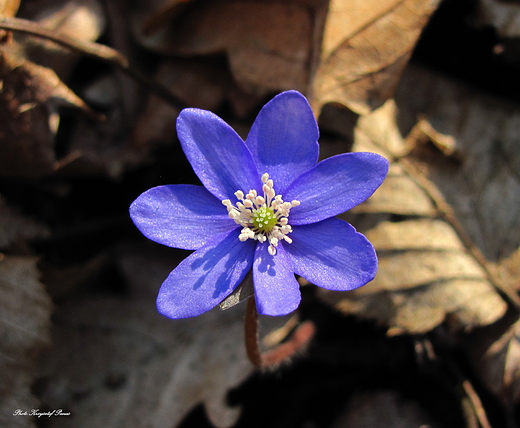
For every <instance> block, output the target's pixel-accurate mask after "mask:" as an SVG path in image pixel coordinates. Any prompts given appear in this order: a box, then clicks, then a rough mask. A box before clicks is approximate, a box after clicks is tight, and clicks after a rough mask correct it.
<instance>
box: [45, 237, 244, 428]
mask: <svg viewBox="0 0 520 428" xmlns="http://www.w3.org/2000/svg"><path fill="white" fill-rule="evenodd" d="M183 255H184V253H182V254H180V253H179V252H177V251H174V250H171V249H169V248H164V247H160V248H159V247H156V246H154V245H149V244H148V243H146V245H144V246H143V245H136V246H129V247H125V248H122V249H121V250H120V260H121V269H122V272H123V275H124V276H125V278H126V279H127V281H128V282H129V284H130V287H131V290H130V295H129V296H128V295H127V296H125V297H123V296H121V297H117V296H99V297H94V298H92V296H89V297H88V298H83V299H79V300H72V299H71V300H69V301H68V302H66V303H65V304H63V305H62V307H61V308H60V309H58V311H57V313H56V316H55V318H56V325H55V328H54V343H56V344H58V345H57V346H55V347H54V348H53V349H52V350H51V351H50V352H49V353H48V354H47V355H46V356H45V359H44V362H43V364H42V372H43V376H44V378H45V379H47V383H46V385H45V387H44V392H43V397H42V399H43V400H44V402H45V403H46V404H47V405H48V406H50V407H52V408H55V407H56V406H57V407H58V408H59V407H63V408H67V409H70V411H71V412H72V414H73V415H74V418H73V419H72V418H52V420H51V421H50V424H49V427H50V428H56V427H76V426H81V427H85V428H89V427H96V428H97V427H100V426H103V427H107V428H112V427H114V428H115V427H121V426H147V427H157V428H162V427H165V426H168V427H176V426H177V425H178V424H179V423H180V421H182V419H183V418H184V417H185V416H186V415H187V414H188V413H189V412H190V411H191V410H192V409H193V408H194V407H195V406H197V405H199V404H201V403H203V404H204V407H205V410H206V412H207V414H208V417H209V418H210V420H211V421H212V423H213V424H214V425H215V426H217V427H228V426H231V425H233V424H234V423H235V421H236V419H237V417H238V415H239V412H240V409H238V408H230V407H228V406H227V404H226V395H227V392H228V390H229V389H231V388H233V387H235V386H237V385H239V384H240V383H241V382H242V381H243V380H244V379H245V378H246V377H247V376H248V375H249V374H251V373H252V371H253V366H252V365H251V363H249V361H248V360H247V357H246V354H245V348H244V343H243V331H242V330H243V316H244V308H243V307H240V306H237V307H236V308H234V309H230V310H227V311H220V310H219V309H216V310H213V311H210V312H208V313H206V314H203V315H201V316H199V317H196V318H188V319H183V320H171V319H168V318H165V317H163V316H161V315H160V314H159V313H158V312H157V310H156V308H155V298H156V294H157V288H158V284H160V283H161V281H163V280H164V278H165V277H166V276H167V275H168V273H169V271H170V270H171V269H172V268H173V267H174V263H173V264H172V261H173V260H175V258H177V257H178V258H182V256H183ZM61 343H63V344H67V346H59V344H61Z"/></svg>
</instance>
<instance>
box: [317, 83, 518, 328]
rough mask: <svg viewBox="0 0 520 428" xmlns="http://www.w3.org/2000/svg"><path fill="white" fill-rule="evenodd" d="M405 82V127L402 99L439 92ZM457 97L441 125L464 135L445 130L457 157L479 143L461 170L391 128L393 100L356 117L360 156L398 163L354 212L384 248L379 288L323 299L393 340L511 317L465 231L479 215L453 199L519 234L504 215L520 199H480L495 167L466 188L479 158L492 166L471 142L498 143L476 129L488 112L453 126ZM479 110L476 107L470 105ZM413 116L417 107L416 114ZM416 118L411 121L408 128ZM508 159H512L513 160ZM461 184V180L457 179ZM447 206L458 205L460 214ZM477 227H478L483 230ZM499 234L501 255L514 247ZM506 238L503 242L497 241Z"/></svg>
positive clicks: (375, 284)
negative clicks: (420, 151) (421, 153)
mask: <svg viewBox="0 0 520 428" xmlns="http://www.w3.org/2000/svg"><path fill="white" fill-rule="evenodd" d="M426 82H427V83H424V85H425V88H426V87H428V88H429V89H432V88H434V87H435V86H434V85H433V83H432V82H431V81H430V82H428V80H427V79H426ZM402 84H403V85H410V86H409V87H407V88H403V89H401V90H402V91H405V90H406V89H408V91H413V94H414V95H413V97H412V96H411V95H410V92H406V93H407V94H408V96H407V97H404V98H403V100H402V102H401V103H400V104H399V117H400V118H401V119H402V120H403V121H404V122H406V120H405V118H406V112H407V110H406V102H410V103H411V102H413V101H412V100H425V99H428V100H429V101H430V100H435V95H436V94H437V91H433V93H432V92H428V94H427V95H426V94H421V91H420V89H419V90H418V88H417V85H418V84H419V82H418V81H415V80H408V81H406V80H405V81H404V82H403V83H402ZM425 90H426V89H425ZM439 93H442V94H449V95H446V96H447V97H448V96H449V97H451V96H452V94H454V88H453V87H451V88H450V90H447V89H446V88H444V89H442V91H440V92H439ZM418 94H419V95H418ZM408 100H410V101H408ZM457 100H458V102H457V103H453V104H450V106H449V108H448V107H447V106H446V105H442V104H441V105H440V106H439V116H438V117H439V119H445V121H446V124H448V123H449V126H450V129H457V130H458V132H459V133H456V134H452V133H449V132H447V133H446V134H447V135H452V136H453V137H454V139H455V142H456V146H457V149H456V151H457V152H459V151H460V150H459V147H460V144H462V143H461V141H460V139H461V135H466V134H465V133H467V134H468V135H469V134H470V135H471V136H472V137H473V138H472V139H471V140H470V141H471V144H470V143H469V141H468V144H467V145H464V147H465V151H464V157H463V160H462V161H461V163H457V162H454V161H453V159H451V158H449V157H446V156H445V155H444V153H442V152H440V151H439V150H438V149H436V148H434V146H433V145H431V146H432V149H431V150H433V151H436V152H437V153H441V154H440V155H439V156H440V157H441V159H440V160H439V162H438V163H439V164H441V165H443V166H444V167H443V168H438V169H437V168H436V164H435V162H434V161H435V160H436V158H435V157H434V156H433V157H432V156H430V157H424V158H418V157H417V156H416V153H417V147H415V146H414V145H413V144H412V142H411V141H405V140H404V139H403V138H402V137H401V136H400V135H401V130H400V129H399V128H398V126H397V124H396V123H395V118H396V112H397V109H396V106H395V104H394V102H393V101H388V102H387V103H386V104H385V106H384V107H382V108H380V109H379V110H376V111H375V112H374V113H372V114H370V115H366V116H364V117H362V118H360V120H359V121H358V126H357V129H356V131H355V144H354V150H358V151H376V152H379V153H381V154H383V155H385V156H386V157H388V158H390V159H394V161H393V162H392V166H391V168H390V173H389V176H388V178H387V180H386V181H385V182H384V183H383V185H382V186H381V187H380V189H378V190H377V191H376V193H375V194H374V195H373V196H372V198H371V199H370V200H369V201H368V202H367V203H366V204H364V205H361V206H359V207H357V208H356V209H354V210H352V213H353V215H355V216H357V218H356V219H355V220H358V222H357V223H355V224H358V225H360V226H361V228H362V229H363V230H364V232H365V234H366V236H367V237H368V238H369V240H370V241H371V242H372V243H373V244H374V246H375V248H376V250H377V251H378V255H379V271H378V274H377V276H376V278H375V279H374V281H372V282H371V283H369V284H367V285H365V286H364V287H361V288H359V289H357V290H354V291H352V292H349V293H338V292H336V293H334V292H323V293H322V294H323V295H324V296H325V298H326V299H327V300H328V301H330V302H333V303H335V304H336V305H337V307H338V308H340V309H341V310H343V311H344V312H346V313H354V314H357V315H359V316H361V317H365V318H370V319H376V320H378V321H379V322H380V323H382V324H384V325H386V326H388V327H389V333H392V334H399V333H425V332H427V331H430V330H431V329H433V328H435V327H436V326H437V325H439V324H440V323H442V322H443V321H445V320H448V321H449V322H450V326H451V327H453V328H456V329H459V328H461V329H466V330H469V329H472V328H473V327H475V326H482V325H488V324H491V323H493V322H494V321H496V320H497V319H499V318H500V317H502V316H503V315H504V313H505V311H506V306H507V305H506V303H505V301H504V300H503V299H502V297H501V296H500V294H499V293H498V290H497V288H502V287H503V286H504V284H503V282H501V279H500V278H497V277H494V276H492V275H491V274H490V270H491V269H492V259H490V258H487V259H486V258H484V257H483V256H482V254H481V253H480V251H479V247H480V244H481V241H480V240H477V239H475V241H476V243H477V244H479V247H477V246H476V245H475V244H474V243H473V242H472V241H471V240H470V239H468V238H467V237H466V235H465V234H464V227H466V228H467V229H471V225H472V222H477V224H478V221H479V220H480V219H481V218H482V212H483V211H482V210H481V211H477V210H475V211H473V210H471V209H468V208H473V207H475V205H469V204H468V203H467V202H466V205H464V207H465V210H464V211H462V212H460V211H458V209H462V207H461V206H460V205H457V202H456V201H457V200H458V201H468V200H469V201H478V203H479V204H480V205H481V206H482V208H483V209H484V207H485V210H484V211H489V212H490V215H491V212H493V213H494V215H495V216H496V217H497V218H498V219H503V218H507V219H510V221H509V222H506V224H507V225H509V226H510V227H512V229H511V231H510V233H511V234H512V233H515V231H516V228H515V226H514V225H515V224H516V223H515V222H517V221H518V218H515V220H513V219H512V218H510V214H509V212H506V213H503V212H502V210H505V211H508V208H507V207H510V208H509V209H513V210H514V209H518V208H517V207H518V206H519V205H518V204H516V205H515V204H514V202H515V200H516V198H517V197H518V193H517V194H515V193H509V192H506V194H504V193H503V192H502V193H500V194H499V195H502V197H504V196H506V195H508V197H507V198H505V200H504V199H502V203H501V204H499V203H491V204H490V202H493V200H492V199H489V198H487V199H482V198H481V194H482V192H485V191H486V186H489V187H490V190H491V187H493V181H494V178H493V177H494V175H493V174H495V173H496V169H494V168H493V167H491V166H489V165H488V166H487V168H486V170H487V175H485V177H487V178H486V179H487V182H486V183H481V185H480V187H477V188H473V189H471V188H469V189H468V187H467V182H468V181H471V180H477V176H478V175H480V173H481V172H482V171H475V169H476V168H481V170H482V168H483V167H484V166H483V165H480V166H477V165H478V162H479V161H478V159H479V158H480V157H482V158H485V159H487V160H484V159H483V160H481V162H489V159H490V158H489V157H485V156H482V153H483V152H482V150H483V149H482V146H481V145H480V144H479V142H478V141H476V140H475V138H474V137H475V136H476V135H477V134H476V132H480V134H478V135H479V136H480V142H481V144H483V145H485V144H488V145H490V144H493V142H494V140H493V134H490V133H487V132H484V130H483V129H481V130H480V131H475V129H474V128H475V127H480V126H486V127H489V114H491V112H489V113H488V116H487V119H486V121H485V122H484V123H485V124H486V125H483V120H482V116H480V115H475V116H469V117H468V115H467V113H468V110H469V108H470V106H469V105H466V107H465V110H464V111H465V112H466V115H465V116H464V117H465V121H464V122H462V124H463V125H461V122H460V121H459V122H456V123H452V122H449V121H447V114H446V113H447V112H451V113H452V114H451V115H450V117H451V118H452V119H453V118H458V117H459V116H457V115H456V114H454V113H455V112H456V111H458V109H461V114H462V108H461V107H459V106H460V102H461V98H460V93H459V94H458V97H457ZM437 102H438V101H437ZM477 105H478V103H476V101H475V102H474V103H473V108H475V106H477ZM435 108H436V103H435V101H431V105H429V108H428V112H430V113H431V111H432V110H435ZM410 111H413V112H416V111H417V110H416V109H412V108H410ZM403 116H404V117H403ZM414 119H416V118H415V117H413V118H409V122H410V126H409V129H410V128H411V127H412V124H413V120H414ZM410 144H412V145H410ZM510 161H511V162H514V157H512V158H510ZM474 162H477V163H476V164H475V163H474ZM495 168H496V167H495ZM425 174H426V175H427V177H425ZM500 175H504V173H503V172H501V173H500ZM506 175H507V174H506ZM457 177H458V179H459V180H460V181H457ZM515 180H516V179H515V178H514V174H511V175H509V181H510V182H511V184H512V185H513V188H512V189H514V188H515V187H514V186H515V184H514V181H515ZM474 182H475V181H474ZM501 182H504V180H502V181H501ZM505 182H507V180H505ZM493 188H494V189H496V187H493ZM476 189H479V192H477V191H476ZM494 192H495V193H496V190H494ZM499 195H496V196H497V197H498V196H499ZM445 199H446V200H448V201H449V202H452V201H453V202H452V203H453V207H454V213H455V214H453V213H452V211H451V209H450V206H449V205H448V204H447V203H446V201H445ZM495 202H496V201H495ZM457 207H459V208H457ZM515 207H516V208H515ZM351 215H352V214H351ZM396 220H397V221H396ZM495 221H496V220H495ZM374 223H376V225H375V226H374ZM461 224H462V225H463V226H461ZM502 226H503V225H500V226H499V225H496V226H495V230H496V231H497V232H498V231H499V230H500V227H502ZM488 227H489V226H488ZM478 230H481V229H480V227H479V229H478ZM483 230H485V227H484V228H483ZM497 232H496V233H495V240H494V242H493V243H492V245H493V246H496V247H497V249H501V250H502V251H504V250H507V249H508V248H511V243H512V240H511V237H510V236H508V237H507V238H506V237H505V234H504V235H501V234H500V233H497ZM472 236H473V235H472ZM502 237H504V238H505V239H502V240H500V238H502ZM484 249H485V247H484V248H483V250H484Z"/></svg>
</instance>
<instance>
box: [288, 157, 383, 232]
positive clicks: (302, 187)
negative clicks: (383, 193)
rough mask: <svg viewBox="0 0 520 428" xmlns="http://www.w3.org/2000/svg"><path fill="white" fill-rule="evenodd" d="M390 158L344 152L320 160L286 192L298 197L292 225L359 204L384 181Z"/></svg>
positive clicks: (336, 212)
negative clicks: (298, 203)
mask: <svg viewBox="0 0 520 428" xmlns="http://www.w3.org/2000/svg"><path fill="white" fill-rule="evenodd" d="M387 173H388V161H387V160H386V159H385V158H384V157H382V156H380V155H378V154H376V153H345V154H342V155H338V156H333V157H330V158H328V159H325V160H323V161H321V162H320V163H319V164H318V165H316V166H315V167H314V168H313V169H311V170H310V171H308V172H307V173H305V174H303V175H302V176H300V177H298V179H297V180H296V181H295V182H294V183H293V184H292V185H291V186H290V187H289V188H288V189H287V191H286V192H285V193H284V194H283V199H284V201H292V200H294V199H297V200H298V201H300V205H299V206H298V207H295V208H292V209H291V213H290V216H289V224H290V225H291V226H294V225H300V224H310V223H315V222H317V221H321V220H324V219H326V218H329V217H333V216H335V215H337V214H341V213H343V212H345V211H347V210H349V209H351V208H353V207H355V206H356V205H358V204H360V203H361V202H363V201H364V200H366V199H367V198H369V197H370V196H371V195H372V193H374V192H375V191H376V189H377V188H378V187H379V186H380V185H381V183H382V182H383V180H384V179H385V177H386V174H387Z"/></svg>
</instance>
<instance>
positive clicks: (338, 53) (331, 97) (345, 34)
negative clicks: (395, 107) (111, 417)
mask: <svg viewBox="0 0 520 428" xmlns="http://www.w3.org/2000/svg"><path fill="white" fill-rule="evenodd" d="M438 3H439V1H438V0H419V1H417V0H405V1H401V0H383V1H381V0H370V1H367V0H331V1H330V5H329V13H328V15H327V21H326V26H325V32H324V36H323V43H322V51H321V60H320V64H319V67H318V70H317V75H316V78H315V80H314V90H313V95H314V99H315V102H314V105H315V106H316V109H317V110H320V109H321V107H322V106H323V105H324V104H327V103H332V102H337V103H341V104H343V105H345V106H347V107H348V108H350V109H351V110H352V111H354V112H356V113H358V114H367V113H369V112H370V111H371V110H373V109H374V108H377V107H379V106H381V105H382V104H383V103H384V102H385V101H386V100H387V99H389V98H390V97H392V95H393V92H394V90H395V88H396V86H397V84H398V82H399V78H400V76H401V73H402V72H403V70H404V68H405V66H406V64H407V62H408V59H409V58H410V56H411V54H412V49H413V47H414V46H415V44H416V42H417V40H418V38H419V35H420V34H421V31H422V29H423V28H424V26H425V25H426V23H427V22H428V19H429V17H430V16H431V14H432V13H433V11H434V10H435V9H436V8H437V5H438Z"/></svg>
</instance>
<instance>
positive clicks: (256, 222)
mask: <svg viewBox="0 0 520 428" xmlns="http://www.w3.org/2000/svg"><path fill="white" fill-rule="evenodd" d="M262 183H263V185H262V191H263V193H264V196H260V195H258V193H257V191H256V190H254V189H253V190H250V191H249V193H247V194H246V195H244V192H242V191H241V190H237V191H236V192H235V196H236V197H237V199H238V202H237V203H236V204H235V205H233V204H232V203H231V201H230V200H229V199H225V200H223V201H222V203H223V204H224V205H225V206H226V208H227V211H228V215H229V217H230V218H232V219H233V220H234V221H235V223H237V224H239V225H241V226H242V230H241V232H240V235H239V236H238V239H240V241H246V240H248V239H255V240H257V241H259V242H266V241H267V242H269V247H268V251H269V254H271V255H273V256H274V255H275V254H276V247H277V246H278V243H279V242H280V240H284V241H285V242H287V243H289V244H290V243H291V242H292V239H291V238H289V237H288V236H287V235H288V234H289V233H291V232H292V228H291V226H290V225H289V224H288V222H289V212H290V211H291V208H293V207H296V206H298V205H300V202H299V201H296V200H294V201H291V202H284V201H283V199H282V196H281V195H277V194H276V192H275V190H274V187H273V186H274V183H273V180H271V179H270V178H269V174H267V173H265V174H263V175H262Z"/></svg>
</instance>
